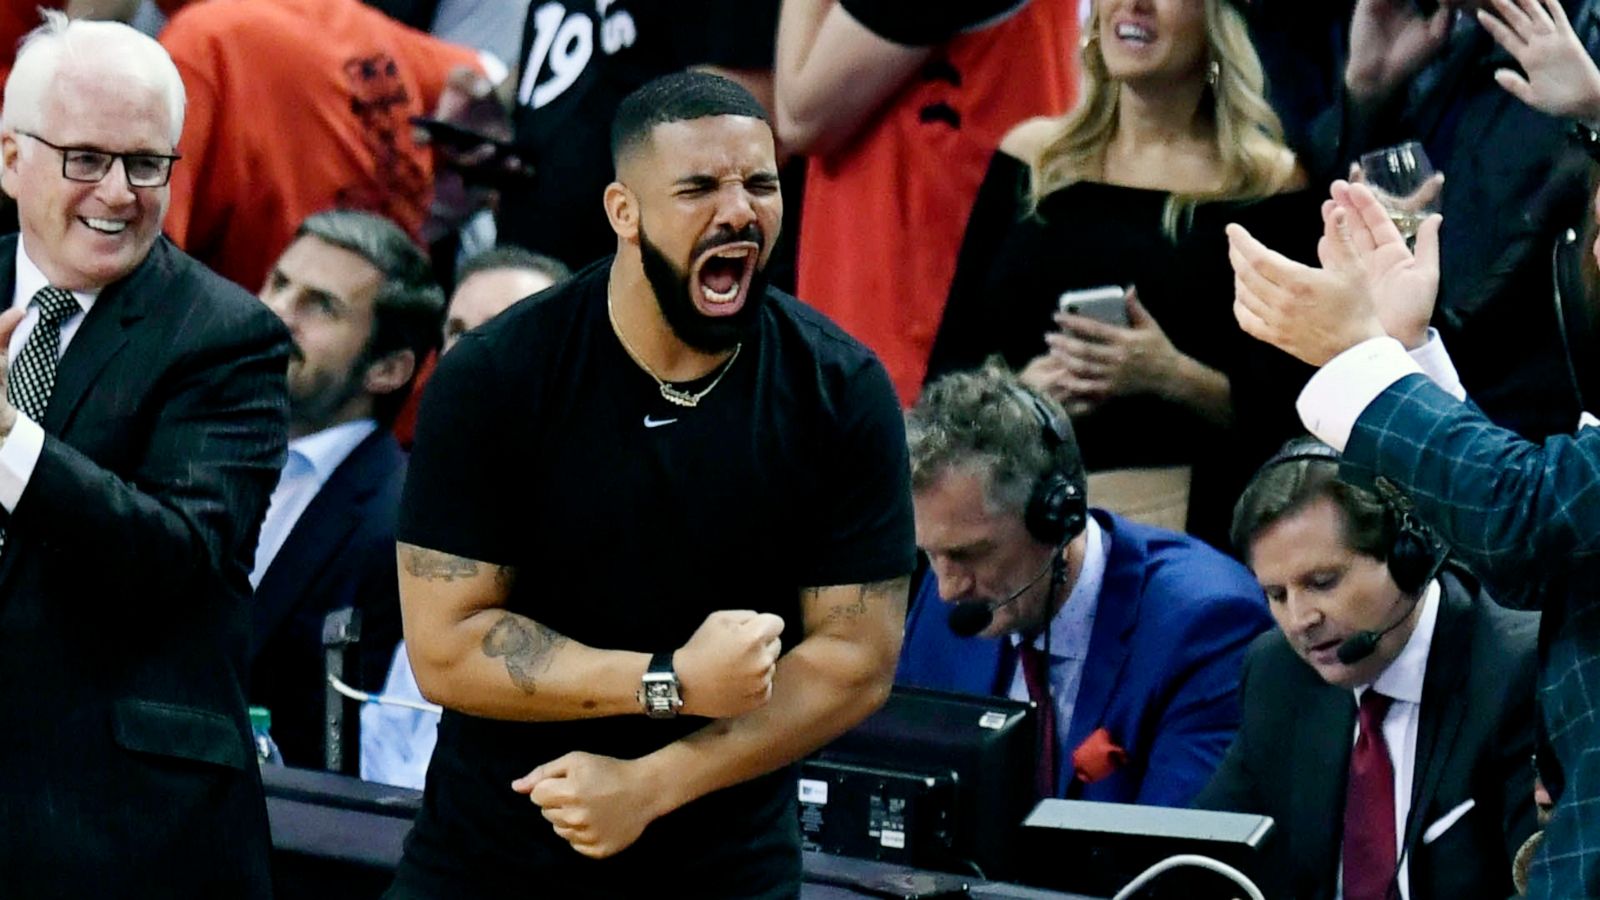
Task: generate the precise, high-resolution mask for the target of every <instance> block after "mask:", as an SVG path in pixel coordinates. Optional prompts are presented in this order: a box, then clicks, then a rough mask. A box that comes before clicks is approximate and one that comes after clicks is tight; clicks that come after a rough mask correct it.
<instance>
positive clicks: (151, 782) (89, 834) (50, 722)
mask: <svg viewBox="0 0 1600 900" xmlns="http://www.w3.org/2000/svg"><path fill="white" fill-rule="evenodd" d="M183 111H184V89H183V82H182V81H181V80H180V78H179V75H178V71H177V68H176V67H175V66H174V65H173V63H172V61H171V59H170V58H169V57H168V56H167V54H166V52H165V51H164V50H162V49H161V46H160V45H159V44H157V43H156V42H154V41H153V40H151V39H149V38H147V37H145V36H143V35H141V34H139V33H138V32H136V31H134V30H133V29H131V28H128V27H126V26H123V25H115V24H109V23H101V22H86V21H77V22H70V23H69V22H68V20H67V19H66V17H65V16H62V15H61V14H59V13H49V14H46V18H45V24H44V25H43V27H41V28H39V29H37V30H36V31H34V32H33V33H32V34H31V35H30V36H29V37H28V38H27V40H26V41H25V43H24V44H23V47H22V50H21V52H20V53H19V54H18V57H17V64H16V67H15V68H14V69H13V70H12V72H11V76H10V78H9V80H8V81H7V82H6V84H5V98H4V107H3V112H0V188H3V189H4V190H5V192H6V193H7V194H9V195H10V196H11V197H12V198H14V199H15V200H16V203H17V211H18V218H19V220H20V224H21V234H20V235H19V236H12V237H7V238H5V239H0V309H3V310H4V312H3V313H0V370H3V377H0V388H3V390H0V509H3V510H4V512H3V513H0V798H4V799H3V800H0V872H3V873H5V877H4V883H5V887H4V888H3V889H0V892H3V893H4V894H5V895H6V896H8V897H9V896H19V897H39V896H71V897H87V896H96V897H117V898H144V897H150V898H155V897H228V898H246V900H260V898H266V897H268V896H269V895H270V890H271V875H270V868H269V867H270V861H269V854H270V840H269V836H268V831H267V821H266V812H265V804H264V802H263V799H262V794H261V782H260V775H259V770H258V768H257V765H256V762H255V758H254V753H253V752H252V741H251V736H250V728H249V722H248V720H247V718H246V714H245V706H244V696H245V692H244V686H243V682H244V672H245V655H246V650H247V646H246V645H247V634H248V631H249V608H248V600H249V598H250V583H249V581H248V578H247V575H248V573H249V571H250V564H251V561H252V551H253V548H254V547H255V544H256V535H257V531H258V530H259V528H260V524H261V518H262V514H263V512H264V511H265V509H266V506H267V500H268V497H269V496H270V494H271V491H272V487H273V484H274V483H275V482H276V480H277V477H278V470H279V468H280V467H281V465H282V462H283V458H284V446H285V443H286V438H285V421H286V418H287V405H288V404H287V400H286V394H285V383H284V373H285V370H286V369H287V367H288V342H287V335H286V334H285V331H284V328H283V326H282V325H281V324H280V323H279V322H278V320H277V318H276V317H275V316H273V315H272V313H271V311H270V310H268V309H267V308H266V307H265V306H263V305H262V304H261V303H260V302H259V301H257V300H256V299H255V298H254V297H252V296H250V295H249V294H247V293H245V292H244V291H243V290H242V289H240V288H238V287H236V286H234V285H232V284H230V283H228V282H227V281H225V280H223V279H222V278H221V277H219V276H217V275H216V274H215V273H213V272H210V271H209V270H207V269H206V268H205V267H204V266H202V265H200V264H199V263H197V262H196V261H195V260H193V259H191V258H190V257H188V256H185V255H184V254H183V253H182V252H180V251H179V250H178V249H177V248H176V247H174V246H173V245H172V243H171V242H170V241H168V240H167V239H165V238H163V237H162V236H161V226H162V220H163V218H164V217H165V214H166V210H167V205H168V198H169V195H170V191H171V189H170V188H169V187H168V181H169V179H170V178H171V176H172V164H173V162H174V161H175V160H176V159H177V156H176V154H175V153H174V149H175V147H176V146H177V142H178V137H179V134H180V133H181V132H182V130H183ZM46 135H48V137H45V136H46Z"/></svg>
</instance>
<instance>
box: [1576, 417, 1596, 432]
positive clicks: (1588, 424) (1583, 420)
mask: <svg viewBox="0 0 1600 900" xmlns="http://www.w3.org/2000/svg"><path fill="white" fill-rule="evenodd" d="M1597 425H1600V419H1596V418H1595V417H1594V416H1593V415H1591V414H1589V413H1582V414H1581V415H1579V416H1578V430H1579V431H1582V430H1583V429H1585V428H1594V427H1595V426H1597Z"/></svg>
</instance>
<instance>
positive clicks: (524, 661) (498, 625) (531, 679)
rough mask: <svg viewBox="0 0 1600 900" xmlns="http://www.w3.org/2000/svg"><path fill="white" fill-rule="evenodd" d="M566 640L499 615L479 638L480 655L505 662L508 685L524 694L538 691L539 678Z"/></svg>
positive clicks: (518, 618)
mask: <svg viewBox="0 0 1600 900" xmlns="http://www.w3.org/2000/svg"><path fill="white" fill-rule="evenodd" d="M567 640H568V639H567V636H566V635H564V634H560V633H559V632H556V631H554V630H552V629H549V628H546V627H545V626H543V625H540V624H539V623H538V622H535V621H533V620H531V619H525V618H523V617H522V616H519V615H516V614H514V613H501V614H500V619H499V621H497V622H495V623H494V625H493V626H491V627H490V628H489V632H488V634H485V635H484V636H483V654H484V655H485V656H487V657H489V658H490V659H501V658H503V659H504V660H505V661H506V673H507V674H509V675H510V676H511V681H512V683H513V684H515V685H516V686H517V687H519V688H521V689H522V690H523V691H524V692H526V693H529V694H531V693H534V692H535V691H536V690H537V689H538V680H539V676H540V675H543V674H544V672H545V671H546V670H547V669H549V668H550V662H551V660H553V659H554V658H555V655H556V651H558V650H560V649H561V646H562V645H563V644H565V643H566V642H567Z"/></svg>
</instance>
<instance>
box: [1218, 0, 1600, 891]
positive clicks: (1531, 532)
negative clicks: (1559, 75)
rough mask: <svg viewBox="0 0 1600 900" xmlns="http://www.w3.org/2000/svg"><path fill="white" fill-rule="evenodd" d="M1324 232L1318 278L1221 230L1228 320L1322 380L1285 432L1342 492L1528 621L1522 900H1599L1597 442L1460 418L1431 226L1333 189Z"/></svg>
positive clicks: (1589, 433) (1586, 433)
mask: <svg viewBox="0 0 1600 900" xmlns="http://www.w3.org/2000/svg"><path fill="white" fill-rule="evenodd" d="M1546 21H1547V22H1548V21H1549V20H1548V18H1547V20H1546ZM1560 24H1561V25H1564V24H1565V23H1560ZM1549 29H1550V30H1547V32H1546V34H1547V35H1554V36H1556V37H1560V36H1561V33H1562V32H1561V28H1560V27H1557V25H1556V24H1551V25H1550V26H1549ZM1569 35H1570V30H1569ZM1551 52H1554V51H1551ZM1588 65H1589V69H1590V70H1591V71H1593V70H1594V66H1593V64H1592V63H1589V64H1588ZM1595 76H1596V77H1595V79H1594V80H1595V81H1597V82H1600V72H1597V73H1595ZM1323 218H1324V223H1325V235H1324V237H1323V241H1322V245H1321V248H1320V250H1319V255H1320V256H1321V257H1322V260H1321V261H1322V268H1311V267H1308V266H1302V265H1300V264H1298V263H1295V262H1293V261H1291V260H1289V259H1287V258H1285V257H1283V256H1281V255H1280V254H1277V253H1275V252H1273V251H1272V250H1269V249H1268V248H1266V247H1265V246H1263V245H1262V244H1261V243H1260V242H1259V241H1257V240H1255V239H1254V238H1253V237H1251V236H1250V235H1249V234H1248V233H1246V232H1245V231H1244V230H1243V229H1241V228H1239V227H1238V226H1229V231H1230V239H1231V241H1232V249H1231V254H1232V259H1233V265H1234V272H1235V274H1236V276H1237V280H1236V285H1237V296H1236V299H1235V303H1234V314H1235V316H1236V317H1237V318H1238V319H1239V323H1240V325H1241V326H1242V327H1243V328H1244V329H1245V330H1246V331H1247V332H1249V333H1250V334H1252V335H1254V336H1256V337H1258V338H1260V339H1262V340H1264V341H1267V342H1269V343H1271V344H1273V345H1275V346H1277V347H1278V348H1280V349H1282V350H1284V351H1286V352H1288V353H1291V354H1293V355H1295V356H1297V357H1299V358H1300V359H1302V360H1304V361H1305V362H1308V363H1310V364H1312V365H1315V366H1319V367H1321V368H1320V371H1318V373H1317V374H1316V375H1315V376H1314V377H1313V378H1312V379H1311V381H1310V382H1309V383H1308V384H1307V385H1306V388H1305V390H1304V391H1303V392H1302V393H1301V395H1300V399H1299V402H1298V407H1299V410H1300V417H1301V419H1302V421H1303V422H1304V423H1305V425H1306V428H1307V429H1309V430H1310V431H1311V433H1312V434H1314V435H1316V436H1317V437H1318V438H1321V439H1322V440H1323V441H1326V442H1327V443H1328V444H1330V445H1332V446H1333V447H1335V448H1336V449H1339V450H1342V451H1343V453H1344V462H1345V476H1344V477H1346V478H1348V479H1349V480H1352V481H1356V482H1370V483H1372V484H1374V485H1375V487H1376V489H1377V490H1378V492H1379V493H1381V494H1387V495H1389V496H1390V498H1391V502H1395V503H1400V504H1404V505H1407V506H1409V507H1411V508H1412V509H1413V510H1414V514H1415V515H1416V516H1417V517H1418V518H1419V519H1421V520H1422V521H1424V522H1426V523H1427V524H1428V525H1430V526H1431V527H1432V528H1433V529H1434V531H1435V532H1437V533H1438V534H1439V535H1440V537H1441V538H1442V539H1443V540H1444V541H1445V542H1447V543H1448V544H1449V545H1450V546H1451V547H1452V549H1453V552H1454V553H1455V556H1456V557H1457V558H1458V559H1459V560H1460V561H1462V562H1463V563H1465V564H1466V565H1468V566H1470V567H1471V568H1472V569H1473V570H1474V571H1475V572H1476V573H1477V574H1478V575H1479V576H1480V577H1481V578H1482V579H1483V581H1484V584H1485V585H1486V586H1487V587H1488V588H1489V589H1490V591H1491V592H1492V593H1493V594H1494V596H1495V599H1496V600H1498V601H1499V602H1500V603H1501V604H1502V605H1505V606H1511V607H1517V608H1524V609H1541V610H1542V611H1543V617H1542V620H1541V623H1540V635H1539V651H1540V654H1539V655H1540V663H1541V666H1540V669H1541V671H1540V673H1539V704H1540V708H1541V712H1542V714H1543V721H1542V723H1541V724H1542V725H1543V731H1544V734H1545V736H1546V737H1547V741H1548V746H1547V748H1544V749H1541V750H1540V753H1539V758H1538V762H1539V774H1540V777H1541V778H1542V779H1543V781H1544V784H1545V787H1546V788H1547V789H1548V790H1549V791H1550V793H1551V794H1552V795H1553V796H1555V797H1556V806H1555V811H1554V814H1553V816H1552V818H1551V820H1550V822H1549V824H1548V825H1547V826H1546V829H1545V840H1544V843H1543V846H1542V848H1541V849H1540V851H1539V853H1538V855H1537V856H1536V857H1535V859H1534V864H1533V868H1532V872H1531V874H1530V882H1531V883H1530V886H1529V890H1528V892H1527V896H1529V897H1541V898H1543V897H1567V896H1584V897H1593V896H1600V821H1597V819H1596V812H1595V809H1596V807H1597V801H1600V754H1597V753H1595V748H1596V747H1597V746H1600V716H1597V715H1596V709H1597V708H1600V697H1597V696H1596V694H1595V692H1594V691H1595V688H1594V687H1593V686H1594V685H1600V603H1597V602H1596V600H1597V599H1600V491H1597V490H1596V485H1600V430H1597V429H1596V428H1594V427H1587V426H1592V425H1594V424H1595V420H1594V418H1593V417H1592V416H1589V415H1588V414H1584V417H1583V419H1582V420H1581V421H1580V427H1579V430H1578V434H1577V436H1576V437H1566V436H1555V437H1551V438H1548V439H1546V441H1545V443H1544V444H1543V445H1542V446H1540V445H1535V444H1532V443H1530V442H1528V441H1525V440H1522V439H1520V438H1519V437H1518V436H1517V435H1516V434H1514V433H1512V432H1510V431H1507V430H1505V429H1502V428H1498V427H1496V426H1494V425H1493V424H1492V423H1490V422H1489V420H1488V419H1487V418H1486V417H1485V416H1484V415H1483V413H1482V412H1481V411H1480V410H1478V409H1477V408H1476V407H1475V406H1473V405H1472V404H1470V403H1468V402H1466V390H1465V389H1464V388H1463V386H1462V384H1461V380H1460V378H1459V377H1458V376H1457V373H1456V370H1455V367H1454V365H1453V364H1452V363H1451V361H1450V358H1449V356H1448V355H1446V354H1445V352H1444V348H1443V345H1442V343H1441V341H1440V340H1439V338H1438V334H1437V332H1434V331H1433V330H1432V329H1430V328H1429V327H1428V322H1429V320H1430V317H1431V315H1432V313H1433V305H1434V299H1435V297H1436V295H1437V292H1438V287H1439V228H1440V225H1441V219H1440V217H1438V216H1432V217H1430V218H1429V219H1428V220H1427V221H1425V222H1424V223H1423V224H1422V225H1421V227H1420V228H1419V229H1418V232H1417V238H1416V249H1415V252H1414V253H1413V251H1412V249H1411V248H1410V247H1409V246H1408V245H1407V243H1406V241H1405V239H1404V238H1402V237H1401V235H1400V233H1399V232H1398V231H1397V230H1396V229H1395V227H1394V225H1393V224H1392V223H1391V222H1390V220H1389V217H1388V214H1387V212H1386V211H1385V210H1384V208H1383V207H1382V205H1381V204H1380V203H1379V201H1378V199H1377V198H1376V197H1375V196H1374V195H1373V194H1372V192H1371V191H1369V190H1367V189H1366V188H1365V187H1363V186H1361V185H1347V184H1345V183H1343V182H1334V185H1333V199H1332V201H1331V202H1329V203H1327V204H1324V207H1323ZM1596 251H1597V252H1596V255H1597V257H1600V245H1597V247H1596ZM1505 352H1508V353H1514V352H1517V348H1514V347H1507V348H1505Z"/></svg>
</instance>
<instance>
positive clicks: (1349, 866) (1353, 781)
mask: <svg viewBox="0 0 1600 900" xmlns="http://www.w3.org/2000/svg"><path fill="white" fill-rule="evenodd" d="M1393 702H1394V700H1393V698H1390V697H1385V696H1383V695H1382V694H1380V693H1378V692H1377V691H1375V690H1372V689H1371V688H1368V689H1367V692H1366V693H1364V694H1362V695H1361V711H1360V714H1359V716H1358V718H1359V720H1360V734H1359V735H1358V736H1357V737H1356V745H1355V747H1353V748H1352V749H1351V751H1350V780H1349V781H1348V782H1347V783H1346V785H1345V799H1344V900H1387V898H1388V897H1389V893H1390V889H1391V888H1392V887H1393V884H1394V877H1395V866H1396V860H1395V830H1394V829H1395V825H1394V763H1393V762H1391V761H1390V759H1389V746H1388V744H1387V743H1385V742H1384V739H1383V720H1384V717H1385V716H1387V715H1388V714H1389V705H1390V704H1391V703H1393Z"/></svg>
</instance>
